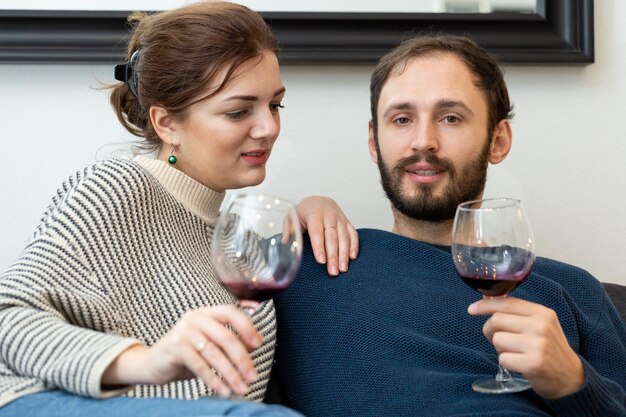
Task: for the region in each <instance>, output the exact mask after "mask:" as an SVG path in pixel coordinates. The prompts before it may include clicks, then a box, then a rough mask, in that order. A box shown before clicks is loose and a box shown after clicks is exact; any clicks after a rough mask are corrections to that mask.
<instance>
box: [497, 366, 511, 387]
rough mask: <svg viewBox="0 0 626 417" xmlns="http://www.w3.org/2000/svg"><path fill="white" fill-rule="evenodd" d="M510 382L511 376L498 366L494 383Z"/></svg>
mask: <svg viewBox="0 0 626 417" xmlns="http://www.w3.org/2000/svg"><path fill="white" fill-rule="evenodd" d="M512 380H513V377H512V376H511V374H510V373H509V371H507V370H506V369H504V368H503V367H501V366H500V365H498V373H497V374H496V381H498V382H505V383H506V382H510V381H512Z"/></svg>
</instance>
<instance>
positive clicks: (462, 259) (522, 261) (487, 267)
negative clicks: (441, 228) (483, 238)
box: [453, 245, 535, 297]
mask: <svg viewBox="0 0 626 417" xmlns="http://www.w3.org/2000/svg"><path fill="white" fill-rule="evenodd" d="M453 251H454V254H455V255H454V257H453V258H454V265H455V266H456V269H457V271H458V272H459V275H461V278H462V279H463V282H465V283H466V284H467V285H469V286H470V287H472V288H473V289H475V290H477V291H479V292H480V293H482V294H483V295H485V296H487V297H497V296H502V295H506V294H508V293H509V292H511V291H512V290H513V289H514V288H515V287H517V286H518V285H519V284H521V283H522V282H523V281H524V280H525V279H526V278H527V277H528V275H530V270H531V269H532V267H533V264H534V262H535V255H534V254H533V253H532V252H530V251H527V250H525V249H521V248H514V247H511V246H507V245H502V246H494V247H476V246H466V245H454V248H453Z"/></svg>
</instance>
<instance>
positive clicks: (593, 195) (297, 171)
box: [0, 1, 626, 284]
mask: <svg viewBox="0 0 626 417" xmlns="http://www.w3.org/2000/svg"><path fill="white" fill-rule="evenodd" d="M595 16H596V17H595V25H596V26H595V27H596V30H595V39H596V42H595V44H596V62H595V63H594V64H592V65H588V66H509V67H507V68H505V70H506V78H507V81H508V85H509V88H510V93H511V97H512V98H513V100H514V102H515V105H516V117H515V119H514V123H513V129H514V147H513V151H512V153H511V154H510V156H509V158H508V159H507V160H506V161H505V162H504V163H502V164H501V165H499V166H496V167H492V168H491V171H490V174H489V181H488V187H487V194H488V195H489V196H514V197H519V198H522V199H523V201H524V203H525V205H526V207H527V209H528V211H529V215H530V218H531V221H532V223H533V226H534V229H535V235H536V236H535V237H536V240H537V242H538V250H539V253H540V254H541V255H544V256H548V257H552V258H556V259H559V260H562V261H565V262H569V263H572V264H576V265H579V266H581V267H583V268H585V269H587V270H589V271H590V272H592V273H593V274H594V275H596V276H597V277H598V278H599V279H601V280H603V281H609V282H617V283H622V284H626V273H624V272H623V270H624V266H623V265H622V261H621V260H622V258H623V256H624V252H625V251H626V220H625V217H624V207H626V167H625V159H626V124H625V119H624V113H625V112H626V79H625V78H624V76H623V74H624V69H625V68H626V26H625V25H623V24H618V22H624V21H626V2H622V1H597V2H595ZM371 70H372V68H371V67H293V66H288V67H284V68H283V81H284V83H285V85H286V86H287V89H288V94H287V98H286V100H285V104H286V106H287V108H286V109H285V111H284V113H283V131H282V134H281V138H280V139H279V143H278V146H277V147H276V148H275V152H274V154H273V156H272V160H271V161H270V163H269V169H268V171H269V175H268V178H267V181H266V182H265V183H264V185H263V186H262V187H263V188H264V189H266V190H267V191H271V192H274V193H277V194H281V195H283V196H285V197H287V198H290V199H293V200H298V199H300V198H301V197H303V196H305V195H308V194H313V193H315V194H326V195H330V196H332V197H334V198H335V199H337V200H338V201H339V202H340V204H341V205H342V206H343V207H344V209H345V211H346V212H347V214H348V215H349V217H350V218H351V219H352V220H353V223H354V224H355V225H356V226H357V227H376V228H383V229H388V228H389V227H390V225H391V215H390V211H389V208H388V203H387V202H386V200H385V199H384V197H383V193H382V191H381V188H380V185H379V183H378V172H377V169H376V167H375V165H374V164H373V163H372V162H371V161H370V159H369V154H368V152H367V121H368V119H369V110H368V108H369V104H368V100H369V97H368V85H369V75H370V73H371ZM112 74H113V70H112V68H111V67H109V66H100V65H98V66H76V65H75V66H71V65H68V66H35V65H32V66H31V65H15V66H7V65H0V120H1V122H0V141H1V145H2V146H0V153H1V155H2V157H1V159H0V161H1V162H0V270H4V269H6V267H8V265H9V264H10V263H11V262H12V261H13V260H14V259H15V258H16V257H17V256H18V254H19V252H20V251H21V249H22V247H23V245H24V243H25V242H26V240H27V239H28V237H29V235H30V233H31V232H32V230H33V229H34V227H35V225H36V223H37V221H38V219H39V216H40V215H41V214H42V212H43V211H44V209H45V207H46V206H47V204H48V202H49V200H50V198H51V196H52V194H53V193H54V191H55V190H56V188H57V186H58V185H59V184H60V182H61V181H62V180H64V179H65V178H66V177H67V175H69V174H70V173H71V172H73V171H74V170H76V169H78V168H79V167H81V166H82V165H84V164H86V163H89V162H92V161H94V160H95V157H96V151H97V150H98V148H99V147H101V146H102V145H105V144H110V143H115V142H119V141H125V140H128V138H129V135H128V134H126V133H124V131H123V130H122V129H121V127H118V124H117V120H116V119H115V117H114V115H113V112H112V111H111V110H110V108H109V105H108V97H107V94H106V92H103V91H99V90H97V87H98V86H99V81H104V82H110V81H112V79H113V77H112ZM111 149H112V148H111V147H109V148H106V149H105V150H104V151H101V152H99V154H98V156H99V157H102V156H106V155H107V154H108V153H110V151H111Z"/></svg>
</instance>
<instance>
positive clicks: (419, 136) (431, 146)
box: [411, 121, 439, 153]
mask: <svg viewBox="0 0 626 417" xmlns="http://www.w3.org/2000/svg"><path fill="white" fill-rule="evenodd" d="M411 148H412V149H413V150H415V151H419V152H423V153H429V152H430V153H432V152H436V151H437V150H438V149H439V137H438V132H437V128H436V125H435V123H434V122H431V121H422V122H420V123H418V124H416V127H415V131H414V133H413V139H412V141H411Z"/></svg>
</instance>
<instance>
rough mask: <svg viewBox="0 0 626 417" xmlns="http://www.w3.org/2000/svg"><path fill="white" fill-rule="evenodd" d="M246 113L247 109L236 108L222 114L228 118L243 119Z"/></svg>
mask: <svg viewBox="0 0 626 417" xmlns="http://www.w3.org/2000/svg"><path fill="white" fill-rule="evenodd" d="M247 114H248V110H237V111H230V112H227V113H225V114H224V115H225V116H226V118H228V119H231V120H239V119H243V118H244V117H246V116H247Z"/></svg>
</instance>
